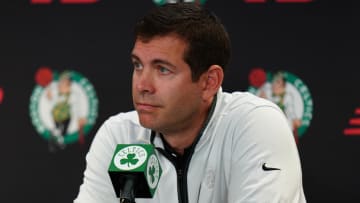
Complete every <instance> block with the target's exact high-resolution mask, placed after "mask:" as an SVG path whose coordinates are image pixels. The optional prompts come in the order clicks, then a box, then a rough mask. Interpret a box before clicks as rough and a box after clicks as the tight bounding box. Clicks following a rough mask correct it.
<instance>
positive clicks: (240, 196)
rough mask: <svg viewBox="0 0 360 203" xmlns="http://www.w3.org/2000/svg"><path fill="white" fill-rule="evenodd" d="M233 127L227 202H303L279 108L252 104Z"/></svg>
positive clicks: (297, 164)
mask: <svg viewBox="0 0 360 203" xmlns="http://www.w3.org/2000/svg"><path fill="white" fill-rule="evenodd" d="M236 122H242V123H244V122H245V125H237V126H238V127H237V129H236V127H235V131H234V135H233V143H232V158H231V168H230V178H229V184H228V187H229V190H228V192H229V194H228V202H229V203H230V202H231V203H235V202H269V203H270V202H274V203H275V202H276V203H278V202H286V203H288V202H290V203H300V202H306V200H305V196H304V193H303V186H302V174H301V165H300V159H299V155H298V151H297V146H296V144H295V141H294V138H293V135H292V132H291V130H290V127H289V126H288V123H287V120H286V118H285V116H284V114H283V113H282V111H281V110H280V109H278V108H275V107H273V106H260V107H255V108H254V109H253V110H251V111H250V112H249V113H247V114H246V116H245V117H242V118H239V117H238V118H236Z"/></svg>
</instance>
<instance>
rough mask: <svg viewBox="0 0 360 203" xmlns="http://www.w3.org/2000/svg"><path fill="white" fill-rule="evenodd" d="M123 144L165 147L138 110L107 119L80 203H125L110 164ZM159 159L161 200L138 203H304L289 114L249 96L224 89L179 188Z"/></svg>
mask: <svg viewBox="0 0 360 203" xmlns="http://www.w3.org/2000/svg"><path fill="white" fill-rule="evenodd" d="M151 134H153V135H151ZM151 137H153V139H152V141H151ZM120 143H122V144H130V143H135V144H139V143H152V144H154V145H155V146H156V147H159V148H163V147H164V145H163V142H162V139H161V137H160V136H159V134H158V133H152V132H151V130H150V129H146V128H144V127H142V126H141V125H140V124H139V121H138V115H137V113H136V112H135V111H132V112H128V113H120V114H118V115H116V116H113V117H111V118H109V119H108V120H107V121H106V122H105V123H104V124H103V125H102V127H101V128H100V129H99V131H98V132H97V134H96V136H95V138H94V140H93V143H92V145H91V148H90V150H89V152H88V154H87V156H86V161H87V166H86V170H85V172H84V180H83V184H82V185H81V187H80V191H79V194H78V196H77V198H76V199H75V200H74V203H117V202H119V199H118V198H116V195H115V191H114V189H113V186H112V184H111V180H110V177H109V175H108V167H109V164H110V162H111V158H112V156H113V153H114V150H115V147H116V145H117V144H120ZM157 155H158V157H159V161H160V165H161V168H162V171H163V172H162V175H161V177H160V181H159V184H158V187H157V190H156V192H155V195H154V197H153V198H152V199H136V203H177V202H180V203H187V202H189V203H237V202H246V203H248V202H266V203H268V202H284V203H300V202H301V203H302V202H306V200H305V196H304V192H303V186H302V174H301V165H300V160H299V155H298V151H297V146H296V144H295V141H294V138H293V135H292V132H291V130H290V128H289V126H288V124H287V120H286V118H285V116H284V114H283V112H282V111H281V110H280V109H279V108H278V107H277V106H276V105H275V104H273V103H271V102H270V101H267V100H265V99H261V98H259V97H256V96H254V95H252V94H249V93H242V92H235V93H232V94H230V93H225V92H222V90H221V89H220V90H219V92H218V94H217V99H216V105H215V108H214V109H213V112H212V113H211V115H210V116H209V121H208V123H207V125H206V126H205V127H204V129H203V133H202V134H201V135H199V139H198V140H197V143H195V144H194V146H193V152H191V154H190V156H189V158H188V161H187V162H186V167H185V170H182V174H181V175H182V176H181V178H182V181H180V182H181V184H178V175H179V174H178V173H177V169H176V167H175V165H174V164H173V163H172V162H171V161H170V160H169V159H168V158H166V156H164V154H163V153H160V152H159V151H157Z"/></svg>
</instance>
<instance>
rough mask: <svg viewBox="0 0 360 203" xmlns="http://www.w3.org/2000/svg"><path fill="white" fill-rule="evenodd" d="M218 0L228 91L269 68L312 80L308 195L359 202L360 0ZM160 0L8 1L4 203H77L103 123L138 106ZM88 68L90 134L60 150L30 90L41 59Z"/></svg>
mask: <svg viewBox="0 0 360 203" xmlns="http://www.w3.org/2000/svg"><path fill="white" fill-rule="evenodd" d="M245 2H246V1H240V0H227V1H220V0H208V1H206V3H205V5H206V6H207V7H209V8H210V9H211V10H213V11H214V12H215V13H216V14H217V15H218V16H219V17H220V18H221V19H222V21H223V23H224V24H225V25H226V27H227V29H228V31H229V33H230V36H231V38H232V47H233V58H232V60H231V64H230V67H229V70H228V71H227V75H226V78H225V82H224V85H223V89H224V90H226V91H246V90H248V88H249V81H248V77H249V73H250V71H251V70H252V69H253V68H256V67H261V68H263V69H264V70H266V71H269V72H274V71H277V70H285V71H287V72H290V73H292V74H294V75H296V76H298V77H299V78H301V80H302V81H304V83H306V86H307V87H308V88H309V91H310V92H311V96H312V101H313V107H314V108H313V112H312V120H311V124H310V125H309V127H308V129H307V131H306V132H305V133H304V135H302V136H301V138H300V139H299V143H298V148H299V153H300V157H301V161H302V167H303V182H304V190H305V195H306V197H307V199H308V201H309V202H358V201H360V195H359V194H358V188H360V181H359V175H358V171H360V164H359V163H358V161H357V158H356V157H357V155H358V154H360V147H359V146H360V138H359V137H358V136H357V135H353V136H346V135H344V132H343V131H344V129H345V128H355V127H356V122H355V123H354V122H353V123H349V121H350V119H354V118H356V117H357V114H356V111H355V110H356V109H357V108H358V107H360V94H359V91H358V87H359V79H358V75H359V74H360V71H359V67H358V66H359V62H358V55H359V49H358V47H359V45H360V40H359V36H360V35H359V34H360V33H359V28H358V27H359V26H358V25H359V23H360V21H359V20H360V18H359V12H358V10H359V8H360V7H359V6H358V5H357V4H355V2H356V1H326V0H322V1H320V0H318V1H316V0H314V1H312V2H311V3H304V4H299V3H277V1H267V2H266V3H258V4H251V3H245ZM153 6H155V5H154V3H153V2H152V1H151V0H141V1H116V0H113V1H109V0H107V1H105V0H98V1H97V2H96V3H93V4H88V5H85V4H78V5H69V4H61V3H60V1H54V2H53V3H51V4H37V5H32V4H30V1H16V2H15V1H12V2H7V3H5V2H2V3H1V6H0V16H1V18H0V25H1V28H0V56H1V60H0V89H1V90H2V92H3V94H2V95H0V123H1V124H0V132H1V135H2V141H3V144H2V147H1V153H0V154H1V160H2V164H1V166H2V167H1V168H2V169H1V180H2V185H3V187H2V191H3V192H2V193H1V194H2V195H1V196H0V201H1V202H24V201H26V202H59V203H60V202H61V203H63V202H72V200H73V199H74V198H75V197H76V195H77V192H78V189H79V185H80V184H81V182H82V172H83V170H84V168H85V155H86V152H87V150H88V148H89V146H90V144H91V141H92V139H93V137H94V135H95V133H96V130H97V129H98V128H99V126H100V125H101V123H102V122H104V121H105V120H106V119H107V118H108V117H109V116H111V115H114V114H116V113H117V112H121V111H129V110H131V109H132V103H131V91H130V88H131V71H132V70H131V63H130V57H129V54H130V50H131V48H132V43H133V38H132V27H133V25H134V23H135V22H136V20H137V19H138V18H139V17H140V16H142V15H143V14H144V12H146V11H147V10H148V9H149V8H151V7H153ZM44 66H46V67H49V68H50V69H51V70H54V71H62V70H72V71H76V72H79V73H81V74H82V75H83V76H85V77H86V78H87V79H88V80H89V81H90V82H91V84H92V85H93V86H94V88H95V91H96V94H97V98H98V101H99V106H98V116H97V119H96V123H95V124H94V126H93V128H92V129H91V130H90V132H89V133H88V134H87V136H85V144H82V145H80V144H79V143H77V142H76V143H73V144H69V145H68V146H67V147H66V148H65V149H63V150H59V151H57V152H56V153H52V152H50V151H49V149H48V143H47V140H46V139H43V138H42V137H41V136H40V135H39V133H38V132H37V131H36V129H35V127H34V126H33V124H32V119H31V117H30V112H29V104H30V97H31V95H32V93H33V90H34V88H35V86H36V85H37V84H36V80H35V75H36V72H37V71H38V70H39V68H40V67H44Z"/></svg>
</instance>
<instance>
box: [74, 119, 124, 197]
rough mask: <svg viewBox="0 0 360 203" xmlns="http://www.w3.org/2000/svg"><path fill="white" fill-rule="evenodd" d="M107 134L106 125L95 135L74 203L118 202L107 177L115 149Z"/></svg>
mask: <svg viewBox="0 0 360 203" xmlns="http://www.w3.org/2000/svg"><path fill="white" fill-rule="evenodd" d="M109 133H110V132H109V130H108V129H107V126H106V123H105V124H104V125H102V126H101V127H100V129H99V131H98V132H97V133H96V136H95V138H94V140H93V142H92V144H91V147H90V150H89V152H88V154H87V155H86V169H85V171H84V178H83V183H82V185H81V186H80V190H79V193H78V196H77V198H76V199H75V200H74V203H99V202H106V203H112V202H113V203H115V202H119V199H118V198H116V195H115V191H114V190H113V187H112V183H111V180H110V177H109V175H108V167H109V163H110V161H111V158H112V155H113V151H114V149H115V142H114V141H111V136H110V134H109Z"/></svg>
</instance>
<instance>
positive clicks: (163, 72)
mask: <svg viewBox="0 0 360 203" xmlns="http://www.w3.org/2000/svg"><path fill="white" fill-rule="evenodd" d="M158 69H159V72H160V73H161V74H164V75H166V74H169V73H171V71H170V70H169V69H168V68H165V67H164V66H159V68H158Z"/></svg>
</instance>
